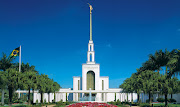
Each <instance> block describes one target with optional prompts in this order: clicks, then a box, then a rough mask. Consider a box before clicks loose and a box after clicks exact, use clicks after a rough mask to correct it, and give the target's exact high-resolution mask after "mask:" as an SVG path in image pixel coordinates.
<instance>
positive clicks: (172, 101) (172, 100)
mask: <svg viewBox="0 0 180 107" xmlns="http://www.w3.org/2000/svg"><path fill="white" fill-rule="evenodd" d="M168 101H169V102H171V103H175V102H176V100H175V99H173V98H170V99H168Z"/></svg>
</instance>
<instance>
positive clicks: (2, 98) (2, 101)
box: [1, 89, 4, 105]
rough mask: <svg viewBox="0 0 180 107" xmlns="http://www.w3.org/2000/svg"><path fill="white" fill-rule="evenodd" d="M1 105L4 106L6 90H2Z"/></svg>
mask: <svg viewBox="0 0 180 107" xmlns="http://www.w3.org/2000/svg"><path fill="white" fill-rule="evenodd" d="M1 104H2V105H4V89H2V97H1Z"/></svg>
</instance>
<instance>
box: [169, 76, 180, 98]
mask: <svg viewBox="0 0 180 107" xmlns="http://www.w3.org/2000/svg"><path fill="white" fill-rule="evenodd" d="M179 82H180V81H179V80H178V78H176V77H173V78H172V79H171V81H170V83H169V84H170V85H169V86H170V87H171V90H170V93H169V94H171V99H172V98H173V94H176V93H178V92H179V87H180V86H179Z"/></svg>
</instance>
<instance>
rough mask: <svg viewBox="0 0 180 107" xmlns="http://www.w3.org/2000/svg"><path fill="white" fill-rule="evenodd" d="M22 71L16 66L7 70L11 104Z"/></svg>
mask: <svg viewBox="0 0 180 107" xmlns="http://www.w3.org/2000/svg"><path fill="white" fill-rule="evenodd" d="M20 74H21V73H20V72H19V71H17V70H16V69H14V68H9V69H7V70H6V71H5V76H6V78H7V87H8V90H9V106H10V107H11V106H12V97H13V93H14V91H15V90H17V89H18V88H19V87H18V86H19V83H18V78H19V76H20Z"/></svg>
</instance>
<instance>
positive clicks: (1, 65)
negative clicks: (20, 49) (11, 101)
mask: <svg viewBox="0 0 180 107" xmlns="http://www.w3.org/2000/svg"><path fill="white" fill-rule="evenodd" d="M12 61H13V58H10V57H8V56H7V55H6V54H5V53H3V57H1V58H0V71H1V70H2V71H6V70H7V69H8V68H10V67H11V66H12V65H13V64H12ZM5 87H6V84H4V83H3V84H2V85H1V90H2V98H1V103H2V105H4V89H5Z"/></svg>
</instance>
